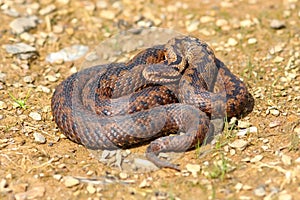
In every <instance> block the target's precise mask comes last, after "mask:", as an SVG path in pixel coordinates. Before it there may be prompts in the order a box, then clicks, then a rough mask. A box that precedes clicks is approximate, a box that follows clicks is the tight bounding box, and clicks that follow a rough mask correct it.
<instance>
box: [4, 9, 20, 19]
mask: <svg viewBox="0 0 300 200" xmlns="http://www.w3.org/2000/svg"><path fill="white" fill-rule="evenodd" d="M3 13H4V14H6V15H8V16H10V17H19V16H20V13H19V12H18V11H17V10H15V9H13V8H7V9H5V10H3Z"/></svg>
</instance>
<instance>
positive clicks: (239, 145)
mask: <svg viewBox="0 0 300 200" xmlns="http://www.w3.org/2000/svg"><path fill="white" fill-rule="evenodd" d="M228 145H229V146H230V147H232V148H235V149H239V150H241V151H242V150H244V149H245V148H246V147H247V146H248V141H246V140H243V139H237V140H235V141H233V142H232V143H229V144H228Z"/></svg>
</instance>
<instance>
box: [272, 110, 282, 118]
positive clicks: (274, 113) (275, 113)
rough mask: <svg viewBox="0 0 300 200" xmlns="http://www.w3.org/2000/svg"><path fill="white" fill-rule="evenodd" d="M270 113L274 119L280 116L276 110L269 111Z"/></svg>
mask: <svg viewBox="0 0 300 200" xmlns="http://www.w3.org/2000/svg"><path fill="white" fill-rule="evenodd" d="M270 113H271V114H272V115H274V116H276V117H278V116H279V115H280V112H279V110H277V109H271V110H270Z"/></svg>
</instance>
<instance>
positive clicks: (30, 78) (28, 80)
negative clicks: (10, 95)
mask: <svg viewBox="0 0 300 200" xmlns="http://www.w3.org/2000/svg"><path fill="white" fill-rule="evenodd" d="M23 81H24V82H25V83H32V82H33V81H34V79H33V78H32V76H25V77H24V78H23Z"/></svg>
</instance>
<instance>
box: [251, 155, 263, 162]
mask: <svg viewBox="0 0 300 200" xmlns="http://www.w3.org/2000/svg"><path fill="white" fill-rule="evenodd" d="M262 159H263V155H256V156H254V158H252V159H250V162H251V163H256V162H259V161H261V160H262Z"/></svg>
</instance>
